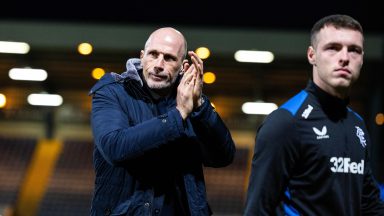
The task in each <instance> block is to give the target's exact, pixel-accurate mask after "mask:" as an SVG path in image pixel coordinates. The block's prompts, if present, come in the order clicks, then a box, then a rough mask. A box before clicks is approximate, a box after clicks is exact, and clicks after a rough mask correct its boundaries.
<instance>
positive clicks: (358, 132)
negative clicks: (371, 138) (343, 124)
mask: <svg viewBox="0 0 384 216" xmlns="http://www.w3.org/2000/svg"><path fill="white" fill-rule="evenodd" d="M355 128H356V136H357V137H358V138H359V140H360V144H361V146H363V147H364V148H365V146H367V140H366V139H365V137H364V131H363V130H362V129H361V128H360V127H359V126H355Z"/></svg>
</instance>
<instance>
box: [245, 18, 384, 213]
mask: <svg viewBox="0 0 384 216" xmlns="http://www.w3.org/2000/svg"><path fill="white" fill-rule="evenodd" d="M363 42H364V37H363V30H362V27H361V25H360V24H359V23H358V22H357V21H356V20H354V19H353V18H351V17H349V16H346V15H331V16H327V17H324V18H323V19H321V20H319V21H318V22H317V23H316V24H315V25H314V26H313V28H312V31H311V45H310V46H309V48H308V51H307V58H308V61H309V63H310V64H311V65H312V66H313V70H312V76H313V80H312V81H309V83H308V85H307V87H306V89H304V90H303V91H301V92H300V93H298V94H297V95H296V96H294V97H292V98H291V99H290V100H288V101H287V102H286V103H285V104H283V105H282V106H281V107H280V108H279V109H277V110H276V111H274V112H273V113H271V114H270V115H269V116H268V117H267V118H266V120H265V121H264V122H263V124H262V125H261V127H260V128H259V130H258V134H257V137H256V145H255V152H254V156H253V161H252V173H251V176H250V181H249V187H248V194H247V201H246V207H245V215H338V216H341V215H348V216H353V215H384V204H383V202H382V201H380V191H379V188H378V185H377V183H376V182H375V179H374V177H373V176H372V171H371V167H370V159H369V154H368V150H369V149H370V145H371V142H370V139H369V136H368V131H367V129H366V127H365V124H364V122H363V120H362V118H361V117H360V116H359V115H358V114H356V113H355V112H354V111H352V110H351V109H350V108H349V107H347V104H348V95H349V92H350V89H351V87H352V84H353V83H354V82H355V81H356V80H357V79H358V77H359V75H360V69H361V67H362V65H363V54H364V51H363Z"/></svg>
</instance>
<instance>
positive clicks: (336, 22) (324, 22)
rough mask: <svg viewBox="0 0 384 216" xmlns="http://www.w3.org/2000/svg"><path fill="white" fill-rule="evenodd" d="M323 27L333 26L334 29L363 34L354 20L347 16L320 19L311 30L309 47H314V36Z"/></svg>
mask: <svg viewBox="0 0 384 216" xmlns="http://www.w3.org/2000/svg"><path fill="white" fill-rule="evenodd" d="M325 26H333V27H335V28H337V29H338V28H347V29H352V30H356V31H359V32H361V34H363V27H361V25H360V23H359V22H358V21H357V20H355V19H354V18H352V17H350V16H348V15H342V14H334V15H329V16H326V17H323V18H321V19H320V20H319V21H317V22H316V23H315V25H313V27H312V29H311V45H312V46H314V44H315V42H316V36H317V33H319V31H320V30H321V29H322V28H324V27H325Z"/></svg>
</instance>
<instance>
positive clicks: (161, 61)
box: [155, 55, 164, 68]
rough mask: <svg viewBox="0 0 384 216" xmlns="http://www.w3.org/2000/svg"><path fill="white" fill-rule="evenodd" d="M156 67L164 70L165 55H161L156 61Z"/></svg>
mask: <svg viewBox="0 0 384 216" xmlns="http://www.w3.org/2000/svg"><path fill="white" fill-rule="evenodd" d="M155 67H157V68H164V57H163V55H159V56H158V58H157V59H156V64H155Z"/></svg>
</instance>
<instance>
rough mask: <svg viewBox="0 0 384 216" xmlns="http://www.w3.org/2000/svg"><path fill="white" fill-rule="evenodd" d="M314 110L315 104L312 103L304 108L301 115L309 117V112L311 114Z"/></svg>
mask: <svg viewBox="0 0 384 216" xmlns="http://www.w3.org/2000/svg"><path fill="white" fill-rule="evenodd" d="M312 110H313V106H311V105H309V104H308V107H307V108H306V109H305V110H304V112H303V113H302V114H301V117H303V118H305V119H307V118H308V116H309V114H311V112H312Z"/></svg>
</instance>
